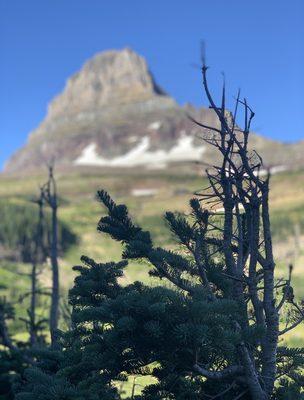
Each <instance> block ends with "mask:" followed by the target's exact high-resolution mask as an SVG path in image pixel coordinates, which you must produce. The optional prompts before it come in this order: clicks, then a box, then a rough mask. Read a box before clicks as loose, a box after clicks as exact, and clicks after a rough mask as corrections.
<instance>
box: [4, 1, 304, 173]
mask: <svg viewBox="0 0 304 400" xmlns="http://www.w3.org/2000/svg"><path fill="white" fill-rule="evenodd" d="M303 20H304V1H302V0H289V1H282V0H268V1H266V0H264V1H262V0H255V1H246V0H230V1H228V0H212V1H211V0H201V1H198V0H197V1H196V0H187V1H184V0H166V1H165V0H163V1H159V0H153V1H146V0H116V1H115V0H112V1H105V0H99V1H98V0H44V1H41V0H26V1H20V0H7V1H6V0H0V51H1V53H0V54H1V62H0V88H1V90H0V168H1V166H2V165H3V163H4V161H5V160H6V159H7V158H8V157H9V156H10V155H11V154H12V153H13V152H14V151H15V150H16V149H17V148H19V147H21V146H22V145H23V144H24V143H25V142H26V139H27V136H28V134H29V132H30V131H31V130H32V129H34V128H35V127H36V126H37V125H38V124H39V123H40V122H41V121H42V119H43V117H44V116H45V113H46V109H47V104H48V103H49V102H50V100H51V99H52V98H53V97H54V96H55V95H56V94H57V93H58V92H60V91H61V90H62V89H63V87H64V84H65V81H66V79H67V78H68V77H69V76H70V75H71V74H72V73H74V72H75V71H77V70H78V69H79V68H80V67H81V66H82V64H83V63H84V62H85V60H86V59H88V58H89V57H91V56H92V55H93V54H95V53H96V52H99V51H103V50H106V49H111V48H122V47H125V46H130V47H131V48H133V49H134V50H135V51H137V52H139V53H140V54H142V55H143V56H144V57H146V59H147V61H148V63H149V66H150V69H151V70H152V72H153V74H154V76H155V77H156V80H157V81H158V83H159V84H160V85H161V86H162V87H163V88H164V89H165V90H166V91H167V92H168V93H169V94H171V95H172V96H173V97H174V98H175V99H176V100H177V101H178V102H179V103H180V104H183V103H185V102H191V103H193V104H196V105H204V104H206V99H205V98H204V97H203V95H202V88H201V79H200V71H199V69H198V68H195V66H194V65H195V64H198V63H199V42H200V40H201V39H204V40H205V42H206V44H207V61H208V64H209V65H210V66H211V67H212V68H211V70H210V86H211V88H212V89H213V90H214V91H215V92H216V91H217V90H218V89H219V87H220V82H221V72H222V71H224V72H225V75H226V80H227V85H228V91H229V94H230V95H231V99H233V96H234V94H235V92H236V91H237V89H238V87H240V88H241V89H242V93H243V95H245V96H246V97H247V99H248V100H249V102H250V104H251V105H252V106H253V108H254V109H255V111H256V119H255V122H254V124H253V128H254V129H255V130H256V131H257V132H260V133H262V134H264V135H266V136H268V137H272V138H274V139H279V140H284V141H295V140H299V139H304V127H303V123H302V114H303V99H302V93H303V89H304V78H303V70H304V69H303V66H304V41H303V38H304V24H303Z"/></svg>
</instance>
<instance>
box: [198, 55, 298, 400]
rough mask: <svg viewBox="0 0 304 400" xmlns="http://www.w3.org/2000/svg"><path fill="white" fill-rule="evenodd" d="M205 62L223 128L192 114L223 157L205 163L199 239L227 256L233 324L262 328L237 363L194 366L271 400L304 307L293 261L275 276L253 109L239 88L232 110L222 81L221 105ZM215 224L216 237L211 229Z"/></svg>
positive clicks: (238, 327)
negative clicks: (282, 349) (285, 273)
mask: <svg viewBox="0 0 304 400" xmlns="http://www.w3.org/2000/svg"><path fill="white" fill-rule="evenodd" d="M207 70H208V67H207V66H206V63H205V59H204V57H203V66H202V78H203V86H204V90H205V93H206V96H207V99H208V101H209V105H210V108H211V109H212V110H214V112H215V113H216V115H217V118H218V120H219V128H215V127H210V126H207V125H205V124H204V123H203V122H198V121H195V120H193V119H192V120H193V121H194V122H195V123H197V125H199V126H201V127H202V128H204V137H203V139H204V140H205V141H206V142H207V143H208V144H210V145H211V146H213V147H215V148H216V149H217V151H218V152H219V154H220V155H221V164H219V165H215V166H214V167H212V168H209V169H207V170H206V174H207V177H208V180H209V186H208V188H206V191H204V192H203V193H200V201H201V204H202V207H203V209H205V210H206V211H205V212H206V219H205V222H206V227H205V232H203V235H202V237H203V240H202V241H201V242H200V243H198V247H199V248H201V246H202V245H203V244H202V243H203V242H205V243H207V244H208V243H209V244H212V245H215V246H218V248H217V251H219V252H221V253H222V254H223V256H224V259H225V264H226V268H227V273H226V277H228V278H229V279H230V280H231V291H230V298H231V299H233V300H235V301H236V302H237V303H238V305H239V307H240V309H241V312H242V318H240V321H238V322H237V321H235V329H236V330H237V331H239V332H240V333H243V332H245V331H246V330H247V329H248V328H249V326H252V324H254V325H255V326H256V328H257V329H259V331H260V332H263V334H262V335H261V337H260V339H259V340H258V343H256V346H255V347H254V348H252V347H251V346H249V345H248V344H246V343H245V341H243V342H241V344H240V345H239V348H238V350H239V351H238V354H239V362H240V364H239V365H231V366H228V367H227V368H226V369H225V370H223V371H220V372H214V371H213V372H210V371H208V370H206V369H205V368H202V367H201V366H200V365H199V361H198V363H197V364H196V365H195V367H194V369H195V370H196V371H197V372H199V373H201V374H202V375H203V376H205V377H207V378H210V374H213V375H212V377H211V378H212V379H224V378H225V377H227V376H236V377H237V376H239V377H241V379H244V380H245V382H246V385H247V387H248V390H249V392H250V395H251V397H252V399H254V400H266V399H270V398H271V395H272V393H273V389H274V384H275V381H276V379H277V377H278V375H279V372H278V371H277V347H278V341H279V337H280V335H282V334H285V333H286V332H288V331H290V330H291V329H293V328H295V327H296V326H297V325H298V324H300V323H301V322H302V321H303V320H304V310H303V306H302V305H301V304H298V303H296V301H295V300H294V296H293V290H292V287H291V269H290V274H289V278H288V279H287V280H286V281H284V282H283V283H282V282H276V280H275V275H274V272H275V261H274V255H273V249H272V236H271V227H270V216H269V181H270V174H269V173H268V175H267V176H266V177H264V178H263V177H262V175H263V174H261V170H262V166H263V161H262V159H261V157H260V156H259V155H258V154H257V153H256V152H254V151H250V150H249V149H248V140H249V135H250V126H251V121H252V119H253V117H254V112H253V110H252V109H251V108H250V106H249V105H248V103H247V100H246V99H241V98H240V92H239V93H238V95H237V98H236V103H235V109H234V112H233V114H231V113H228V112H227V111H226V94H225V83H224V84H223V89H222V99H221V105H220V106H219V107H218V106H217V105H216V103H215V100H214V99H213V96H212V95H211V93H210V91H209V87H208V81H207ZM240 108H241V109H242V110H243V128H240V127H239V125H238V123H237V120H238V118H239V117H238V112H239V109H240ZM219 205H220V206H219ZM219 207H220V208H219ZM217 209H221V210H222V223H219V222H218V221H219V213H218V212H217ZM207 232H208V233H209V237H207V236H206V235H207ZM210 232H212V233H213V237H210ZM201 253H203V252H202V251H201ZM196 261H197V263H198V264H199V265H202V268H201V272H202V276H203V281H204V282H205V285H206V287H208V286H209V291H210V294H211V300H212V291H213V288H212V286H210V285H209V283H208V280H207V277H206V276H205V275H206V274H205V273H204V267H203V265H204V260H202V261H200V260H196ZM278 288H281V289H282V298H281V299H280V301H279V303H278V304H277V302H276V297H275V291H276V290H277V289H278ZM286 303H288V305H289V306H290V307H292V312H293V319H292V323H291V324H289V325H287V326H285V328H284V329H281V328H280V322H279V316H280V312H281V310H282V307H283V305H285V304H286Z"/></svg>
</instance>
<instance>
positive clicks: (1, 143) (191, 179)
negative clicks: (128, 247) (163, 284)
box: [0, 0, 304, 345]
mask: <svg viewBox="0 0 304 400" xmlns="http://www.w3.org/2000/svg"><path fill="white" fill-rule="evenodd" d="M303 17H304V3H303V2H302V1H301V0H291V1H288V2H287V1H282V0H279V1H274V0H273V1H268V2H264V1H261V0H258V1H255V2H247V1H241V0H234V1H224V0H216V1H212V2H211V1H195V0H189V1H187V2H186V1H171V0H168V1H166V2H163V1H158V0H156V1H153V2H147V1H137V0H133V1H122V0H121V1H112V2H111V3H110V2H107V1H102V0H99V1H97V0H91V1H80V0H74V1H70V0H65V1H59V0H53V1H44V2H41V1H38V0H28V1H26V2H21V1H15V0H10V1H5V0H2V1H0V49H1V62H0V87H1V92H0V134H1V136H0V166H1V174H0V220H1V223H0V283H1V284H3V285H5V286H6V289H5V294H6V295H7V296H8V297H9V298H10V299H12V300H13V301H14V302H15V303H16V304H17V313H18V315H20V316H22V315H23V314H24V312H25V309H26V305H25V303H24V299H23V298H22V296H21V293H23V292H24V290H26V288H27V286H28V279H27V276H26V275H25V274H26V273H27V271H28V258H27V248H28V246H30V244H29V240H30V239H29V238H31V235H32V232H33V229H34V225H35V218H34V215H36V214H35V212H36V211H35V205H34V204H33V200H34V199H35V198H37V196H38V195H39V185H41V184H42V183H44V182H45V180H46V179H47V165H48V164H49V163H50V162H52V163H54V165H55V176H56V180H57V187H58V196H59V199H60V206H59V221H60V224H59V225H60V243H61V246H60V247H61V253H60V254H61V255H60V257H61V258H60V274H61V284H62V292H63V293H65V292H66V291H67V289H68V288H69V287H70V285H71V283H72V280H73V274H72V272H71V267H72V266H73V265H74V264H77V263H79V257H80V256H81V254H86V255H89V256H90V257H92V258H96V260H100V261H106V260H118V259H119V258H120V254H121V252H120V248H119V246H117V244H116V243H114V242H113V241H111V240H109V239H108V238H104V237H103V236H101V235H99V234H98V233H97V232H96V224H97V222H98V219H99V218H100V215H101V213H102V210H101V208H100V206H99V205H98V204H97V203H96V201H95V193H96V190H97V189H100V188H104V189H106V190H108V191H109V192H110V193H111V194H112V195H113V197H114V198H115V199H116V200H117V201H118V202H122V203H126V204H127V205H128V206H129V208H130V211H131V213H132V214H133V215H134V217H135V220H137V221H138V222H139V223H140V224H141V225H142V226H143V227H144V228H145V229H149V230H151V232H152V235H153V237H154V239H155V241H156V242H157V243H162V244H165V245H167V246H168V247H170V246H172V245H173V243H172V238H171V235H170V232H169V231H168V229H167V227H166V226H165V223H164V222H163V219H162V215H163V213H164V211H165V210H167V209H170V210H179V211H184V212H187V210H188V202H189V199H190V198H191V197H192V196H193V193H194V192H197V191H200V190H202V189H203V188H204V187H205V186H206V184H207V181H206V179H205V172H204V171H205V168H206V165H210V164H211V165H213V164H215V163H216V160H217V156H216V153H215V152H214V150H213V149H212V148H209V146H208V145H207V144H206V143H204V141H203V140H202V136H203V134H204V131H203V130H202V129H201V128H200V127H198V126H197V125H195V124H194V123H193V122H192V121H191V120H190V119H189V115H190V116H191V117H193V118H195V119H196V120H198V121H201V122H203V123H204V124H207V125H211V126H216V124H217V122H216V118H215V115H214V113H213V111H211V110H210V109H209V108H208V103H207V100H206V98H204V96H203V90H202V80H201V72H200V66H201V64H200V43H201V41H202V40H203V41H204V43H205V45H206V54H207V64H208V65H209V66H210V71H209V85H210V88H211V90H212V92H213V94H214V96H215V98H216V99H218V100H220V95H221V87H222V82H223V74H224V75H225V80H226V85H227V94H228V95H227V99H228V103H227V112H229V111H231V110H232V109H233V107H234V101H235V96H236V93H237V90H238V89H239V88H240V89H241V93H242V96H244V97H246V98H247V100H248V102H249V104H250V105H251V107H252V108H253V109H254V111H255V113H256V117H255V119H254V121H253V123H252V133H251V148H252V149H256V150H257V151H258V152H259V153H260V154H261V156H262V157H263V160H264V167H265V170H266V169H267V168H268V169H270V171H271V172H272V180H271V212H272V214H271V216H272V229H273V236H274V245H275V253H276V258H277V266H278V268H277V276H278V277H282V276H286V274H287V273H288V264H289V263H293V264H294V278H295V279H294V281H295V290H296V295H297V296H298V297H302V298H303V297H304V271H303V265H304V256H303V254H304V253H303V251H304V157H303V153H304V140H303V139H304V131H303V129H304V128H303V122H302V113H303V110H302V108H303V106H302V103H303V99H302V94H303V89H304V78H303V64H304V43H303V37H304V26H303V23H302V22H303ZM239 124H240V125H241V124H242V120H241V119H240V120H239ZM147 270H148V267H147V266H145V265H140V264H134V265H131V266H129V267H128V270H127V274H126V276H125V278H124V279H125V280H126V281H127V282H131V281H133V280H135V279H140V280H145V281H149V280H150V279H151V278H149V277H148V273H147ZM40 279H41V281H42V282H43V284H44V286H46V287H47V286H48V285H49V284H50V271H49V269H48V267H47V263H46V267H45V269H44V272H43V274H41V277H40ZM41 308H42V309H43V304H41ZM20 326H21V323H20ZM17 330H18V326H17V325H16V331H17ZM288 340H290V342H292V343H293V344H295V345H296V344H299V343H302V344H303V328H298V330H297V331H296V333H294V332H293V336H292V337H291V338H289V339H288Z"/></svg>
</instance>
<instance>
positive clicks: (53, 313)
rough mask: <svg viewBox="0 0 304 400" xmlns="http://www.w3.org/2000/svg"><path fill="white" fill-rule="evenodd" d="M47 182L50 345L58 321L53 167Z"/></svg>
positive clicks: (56, 239)
mask: <svg viewBox="0 0 304 400" xmlns="http://www.w3.org/2000/svg"><path fill="white" fill-rule="evenodd" d="M48 173H49V176H48V180H47V182H46V183H45V184H44V185H43V186H42V200H43V201H44V202H45V203H46V204H47V205H48V206H49V207H50V209H51V231H50V246H49V250H50V253H49V254H50V259H51V267H52V289H51V308H50V320H49V321H50V334H51V341H52V344H55V342H56V335H57V330H58V321H59V291H60V284H59V266H58V196H57V184H56V180H55V177H54V166H53V165H52V164H50V165H49V167H48Z"/></svg>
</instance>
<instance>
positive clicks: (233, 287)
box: [17, 63, 304, 400]
mask: <svg viewBox="0 0 304 400" xmlns="http://www.w3.org/2000/svg"><path fill="white" fill-rule="evenodd" d="M202 72H203V84H204V88H205V92H206V94H207V98H208V100H209V103H210V107H211V108H212V109H213V110H214V112H215V113H216V115H217V117H218V119H219V126H220V127H219V128H214V127H209V126H206V125H205V124H204V123H201V122H197V121H195V122H196V123H197V124H199V125H200V126H202V127H203V128H204V132H205V133H204V140H205V141H206V142H207V143H209V144H210V145H212V146H215V147H216V149H217V150H218V153H219V155H220V157H221V163H220V164H219V165H218V166H214V167H213V168H210V169H207V171H206V174H207V177H208V179H209V186H208V188H206V190H204V191H203V192H202V193H200V194H198V195H197V196H196V197H195V198H194V199H192V200H191V201H190V209H191V212H190V214H189V215H188V216H185V215H183V214H179V213H173V212H167V213H166V214H165V219H166V221H167V223H168V225H169V227H170V229H171V231H172V233H173V234H174V236H175V238H176V239H177V241H178V243H179V247H178V249H177V250H176V251H172V250H168V249H165V248H162V247H156V246H154V244H153V241H152V238H151V235H150V233H149V232H147V231H144V230H143V229H142V228H141V227H139V226H138V225H136V224H135V223H134V222H133V221H132V219H131V217H130V215H129V213H128V210H127V207H126V206H125V205H117V204H116V203H115V202H114V201H113V200H112V198H111V197H110V196H109V194H108V193H107V192H105V191H99V192H98V199H99V200H100V202H101V203H102V204H103V205H104V206H105V207H106V210H107V215H106V216H103V217H102V218H101V220H100V222H99V224H98V230H99V231H100V232H102V233H105V234H108V235H110V236H111V237H112V238H113V239H114V240H117V241H119V242H121V243H122V244H123V253H122V257H123V258H124V259H125V260H134V259H137V260H145V261H147V262H148V263H149V265H150V267H151V270H150V274H151V276H153V277H155V279H156V281H155V282H157V280H159V281H158V282H159V285H156V284H155V285H153V286H152V287H147V286H146V285H144V284H143V283H140V282H135V283H134V284H131V285H127V286H123V285H122V284H121V283H120V281H119V277H120V276H121V275H122V274H123V269H124V268H125V266H126V263H125V262H122V263H118V264H115V263H108V264H98V263H96V262H95V261H93V260H91V259H89V258H87V257H83V259H82V260H83V262H84V264H85V265H84V266H78V267H76V268H75V269H76V270H77V271H79V273H80V275H79V276H78V277H77V278H76V280H75V285H74V288H73V289H72V290H71V291H70V303H71V305H72V307H73V312H72V326H71V329H70V330H69V331H68V332H67V333H66V334H64V335H63V338H62V341H60V342H59V343H58V345H59V344H60V346H62V347H61V348H60V349H59V348H58V349H56V348H55V349H54V348H53V350H52V351H53V352H56V351H57V353H56V354H57V355H56V357H55V358H56V360H57V361H56V368H55V369H54V370H53V371H50V370H49V369H47V368H46V367H45V365H44V364H43V359H42V362H41V366H39V365H38V366H37V368H36V369H33V368H32V369H30V370H29V371H28V373H27V380H26V381H25V382H24V386H23V387H22V388H21V391H20V393H19V394H18V396H17V399H18V400H24V399H26V400H30V399H34V398H37V399H45V400H46V399H51V398H52V399H57V400H63V399H74V398H75V399H90V400H95V399H96V400H100V399H109V400H110V399H111V400H114V399H117V398H119V395H118V393H117V390H116V387H117V385H116V384H115V383H116V382H117V381H123V380H125V379H126V378H127V376H128V375H129V374H138V375H148V376H152V377H154V378H155V379H154V381H153V382H152V381H151V384H149V385H147V386H146V387H145V388H144V389H143V391H142V393H141V394H137V395H136V394H135V393H134V392H133V393H131V394H130V396H131V397H129V398H133V399H144V400H161V399H162V400H163V399H176V400H186V399H187V400H188V399H221V400H236V399H244V400H245V399H248V400H250V399H251V400H270V399H279V400H283V399H294V400H300V399H303V396H304V394H303V390H304V378H303V367H304V349H301V348H288V347H286V346H285V345H284V342H282V343H280V342H279V338H280V337H282V335H284V334H285V333H287V332H289V331H290V330H292V329H294V328H295V327H296V326H297V325H299V324H300V323H301V322H302V321H303V320H304V308H303V304H302V303H299V302H297V301H296V299H295V297H294V293H293V288H292V284H291V278H292V273H291V272H292V268H290V274H289V277H288V278H287V279H286V280H284V281H283V280H279V281H276V280H275V276H274V272H275V262H274V256H273V251H272V237H271V229H270V218H269V178H270V177H269V176H266V178H263V176H262V174H261V173H260V172H261V169H262V165H263V162H262V160H261V158H260V157H259V156H258V155H257V154H256V153H255V152H251V151H250V150H249V149H248V140H249V135H250V124H251V120H252V118H253V116H254V113H253V111H252V110H251V109H250V107H249V106H248V104H247V101H246V99H244V100H241V99H240V95H239V94H238V96H237V100H236V106H235V110H234V113H233V114H230V113H227V111H226V106H225V87H224V88H223V92H222V101H221V105H220V106H219V107H217V106H216V104H215V102H214V100H213V98H212V96H211V94H210V91H209V88H208V84H207V76H206V74H207V67H206V65H205V63H204V64H203V68H202ZM240 107H243V110H244V127H243V129H240V128H239V124H237V111H238V108H240ZM206 132H207V133H206ZM164 283H165V284H164ZM277 293H278V294H277ZM285 312H287V314H288V317H286V315H285ZM50 354H55V353H50ZM47 359H48V358H45V360H47ZM47 365H49V364H48V363H47ZM49 388H51V389H49ZM48 389H49V391H48ZM48 396H49V397H48ZM51 396H53V397H51ZM73 396H74V397H73ZM77 396H78V397H77Z"/></svg>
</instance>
